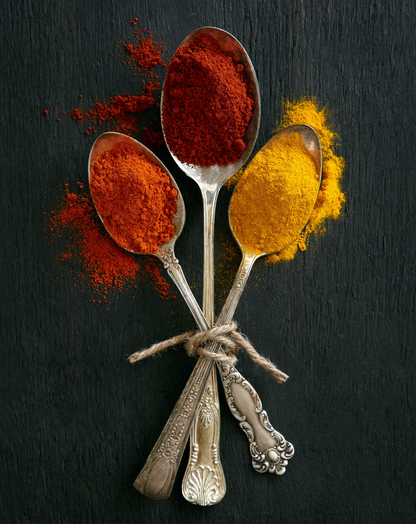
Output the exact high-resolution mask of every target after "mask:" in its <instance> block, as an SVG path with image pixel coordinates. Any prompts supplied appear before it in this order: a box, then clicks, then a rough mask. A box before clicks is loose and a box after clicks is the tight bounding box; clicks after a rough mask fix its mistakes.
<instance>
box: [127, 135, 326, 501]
mask: <svg viewBox="0 0 416 524" xmlns="http://www.w3.org/2000/svg"><path fill="white" fill-rule="evenodd" d="M293 132H298V133H300V134H301V136H302V138H303V142H304V144H305V146H306V147H307V148H308V150H309V152H310V154H311V155H312V157H313V158H314V160H315V162H316V166H317V170H318V173H319V184H320V182H321V179H322V154H321V146H320V142H319V138H318V136H317V134H316V133H315V131H314V130H313V129H312V128H311V127H309V126H306V125H299V126H292V127H291V128H288V129H286V130H284V131H281V132H280V133H278V134H276V135H275V136H274V137H273V138H272V139H271V140H282V139H284V138H286V137H287V136H288V135H289V134H291V133H293ZM266 145H267V144H266ZM265 147H266V146H265ZM312 209H313V206H311V212H312ZM230 225H231V224H230ZM300 233H301V231H299V234H300ZM297 236H298V235H297ZM297 236H296V237H295V238H293V241H294V240H296V238H297ZM236 240H237V242H238V239H236ZM239 245H240V248H241V250H242V253H243V258H242V261H241V264H240V267H239V270H238V272H237V276H236V278H235V281H234V284H233V286H232V288H231V290H230V293H229V295H228V298H227V300H226V302H225V304H224V307H223V308H222V311H221V313H220V315H219V317H218V319H217V325H223V324H226V323H228V322H230V321H231V320H232V318H233V315H234V312H235V309H236V307H237V304H238V301H239V299H240V297H241V294H242V292H243V290H244V287H245V285H246V283H247V280H248V276H249V274H250V270H251V268H252V267H253V264H254V262H255V261H256V260H257V259H258V258H260V257H261V256H265V255H269V254H272V253H260V254H259V253H251V252H249V251H247V250H246V249H244V248H243V247H242V246H241V244H239ZM206 349H207V350H209V351H212V352H217V351H219V350H220V344H218V343H216V342H210V343H209V344H207V348H206ZM212 365H213V361H212V360H208V359H205V358H200V359H199V360H198V362H197V364H196V365H195V367H194V370H193V372H192V374H191V376H190V378H189V380H188V382H187V384H186V386H185V389H184V390H183V392H182V395H181V397H180V398H179V400H178V402H177V403H176V405H175V407H174V409H173V411H172V414H171V416H170V417H169V420H168V421H167V423H166V425H165V427H164V429H163V431H162V433H161V435H160V437H159V439H158V440H157V442H156V444H155V446H154V447H153V449H152V451H151V452H150V455H149V457H148V459H147V461H146V464H145V465H144V467H143V469H142V471H141V472H140V474H139V475H138V477H137V478H136V480H135V482H134V487H135V488H136V489H137V490H138V491H140V492H141V493H143V494H144V495H147V496H149V497H151V498H155V499H166V498H167V497H168V496H169V494H170V492H171V489H172V486H173V482H174V477H175V475H176V471H177V467H178V465H179V461H180V457H181V453H183V439H184V435H186V436H187V435H188V434H189V430H190V427H191V425H192V423H193V421H194V416H195V410H196V409H197V406H198V403H199V401H200V398H201V396H202V392H203V388H204V387H205V384H206V382H207V380H208V378H209V375H210V372H211V367H212ZM219 368H220V375H221V378H222V381H223V384H224V389H225V392H226V397H227V402H228V405H229V407H230V409H231V412H232V413H233V415H234V416H235V417H236V418H237V419H238V420H239V421H240V426H241V428H242V429H243V431H245V433H246V435H247V437H248V439H249V442H250V453H251V456H252V463H253V466H254V468H255V469H256V470H257V471H259V472H261V473H263V472H266V471H269V472H271V473H276V474H279V475H281V474H283V473H284V472H285V470H286V466H287V464H288V460H289V459H290V458H291V457H292V456H293V454H294V448H293V446H292V444H291V443H290V442H288V441H286V440H285V438H284V437H283V436H282V435H281V434H280V433H278V432H277V431H276V430H275V429H274V428H273V426H272V425H271V424H270V421H269V418H268V415H267V413H266V411H265V410H263V408H262V403H261V401H260V398H259V396H258V395H257V393H256V391H255V390H254V388H253V387H252V386H251V385H250V384H249V383H248V382H247V381H246V380H245V379H244V377H243V376H242V375H241V374H240V373H239V372H238V371H237V370H236V369H235V368H234V367H233V366H219Z"/></svg>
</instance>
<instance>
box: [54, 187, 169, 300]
mask: <svg viewBox="0 0 416 524" xmlns="http://www.w3.org/2000/svg"><path fill="white" fill-rule="evenodd" d="M79 186H80V189H82V187H83V185H82V184H79ZM50 224H51V225H50V229H51V231H52V232H53V234H54V235H56V236H57V237H64V238H65V239H66V244H65V248H64V250H63V251H62V252H61V253H60V254H59V256H58V259H59V261H60V262H61V263H69V262H70V260H71V259H72V257H73V253H75V256H76V257H77V258H78V259H79V260H80V261H81V265H82V271H81V272H78V271H77V270H74V271H75V273H76V276H77V277H78V278H80V280H81V281H82V282H83V283H84V284H87V285H88V286H90V287H91V288H92V289H93V290H94V291H95V292H96V293H98V294H99V296H100V297H101V298H102V299H104V300H107V298H108V294H109V292H110V291H111V290H114V289H115V290H121V289H123V288H125V287H131V286H133V287H137V281H138V280H141V281H143V280H146V274H148V275H150V278H151V282H152V285H153V287H154V288H155V289H156V290H157V291H158V292H159V294H160V296H161V297H163V298H174V297H175V296H176V295H175V294H174V293H172V291H171V289H170V286H169V284H168V282H167V281H166V280H165V278H164V277H163V276H162V274H161V272H160V265H159V264H158V262H157V260H156V259H153V260H151V257H141V258H143V259H144V260H145V270H143V264H141V263H140V259H139V257H138V256H136V255H132V254H131V253H128V252H127V251H125V250H124V249H122V248H121V247H119V246H118V245H117V244H116V243H115V242H114V241H113V240H112V239H111V237H110V236H109V235H108V234H107V232H106V231H105V229H104V228H103V227H102V225H101V223H100V221H99V218H98V215H97V213H96V211H95V207H94V205H93V203H92V199H91V197H90V195H89V193H88V192H87V191H83V192H81V193H76V192H72V191H70V190H69V187H68V184H66V185H65V193H64V201H63V203H62V204H61V205H60V206H59V208H58V209H56V210H54V211H53V212H52V216H51V223H50ZM147 259H149V260H147Z"/></svg>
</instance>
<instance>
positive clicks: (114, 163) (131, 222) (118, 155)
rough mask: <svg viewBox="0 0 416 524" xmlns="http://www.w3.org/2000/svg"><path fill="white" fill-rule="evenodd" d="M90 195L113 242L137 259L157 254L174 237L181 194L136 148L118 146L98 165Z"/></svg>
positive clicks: (160, 169)
mask: <svg viewBox="0 0 416 524" xmlns="http://www.w3.org/2000/svg"><path fill="white" fill-rule="evenodd" d="M90 191H91V194H92V197H93V200H94V204H95V206H96V208H97V211H98V213H99V215H100V217H101V219H102V221H103V223H104V225H105V227H106V229H107V230H108V231H109V232H110V234H111V236H112V237H113V239H114V240H115V241H116V242H117V244H119V245H120V246H122V247H123V248H125V249H128V250H129V251H133V252H135V253H143V254H151V253H156V252H157V249H158V247H159V246H161V245H163V244H165V243H166V242H168V241H169V240H170V239H171V238H172V237H173V236H174V235H175V226H174V225H173V217H174V215H175V213H176V211H177V206H176V201H177V197H178V191H177V189H176V188H175V187H174V186H173V185H172V182H171V179H170V177H169V175H168V174H167V173H166V171H164V170H163V169H162V168H161V167H159V166H158V165H157V164H154V163H153V162H152V161H151V160H149V159H148V158H147V157H146V156H145V155H143V154H142V153H140V151H139V150H138V149H137V148H136V147H135V146H134V145H133V144H129V143H126V142H119V143H117V144H116V145H115V146H114V147H113V148H112V149H111V150H110V151H106V152H104V153H103V154H102V155H100V156H99V157H98V158H97V160H96V161H95V162H94V164H93V166H92V169H91V173H90Z"/></svg>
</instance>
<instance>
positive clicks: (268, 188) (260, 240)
mask: <svg viewBox="0 0 416 524" xmlns="http://www.w3.org/2000/svg"><path fill="white" fill-rule="evenodd" d="M318 188H319V173H318V170H317V167H316V164H315V161H314V159H313V157H312V156H311V154H310V153H309V151H308V149H307V148H306V147H305V145H304V143H303V140H302V137H301V135H300V134H299V133H293V134H291V135H290V136H289V137H287V138H285V139H283V140H280V139H279V137H276V138H275V139H272V140H270V141H269V142H268V143H267V144H266V145H265V146H264V147H263V148H262V149H261V150H260V151H259V152H258V153H257V155H256V156H255V157H254V159H253V160H252V162H250V165H249V166H248V167H247V169H246V170H245V172H244V174H243V175H242V177H241V179H240V181H239V183H238V185H237V187H236V190H235V192H234V194H233V198H232V200H231V205H230V222H231V227H232V230H233V232H234V235H235V237H236V238H237V240H238V241H239V242H240V244H241V245H242V246H243V247H244V248H245V249H246V250H247V251H249V252H251V253H256V254H261V253H276V252H280V251H281V250H282V249H284V248H285V247H286V246H288V245H289V244H290V243H291V242H293V240H294V239H296V238H297V237H298V236H299V234H300V232H301V230H302V228H303V227H304V225H305V224H306V222H307V220H308V218H309V216H310V214H311V212H312V209H313V207H314V204H315V201H316V197H317V194H318Z"/></svg>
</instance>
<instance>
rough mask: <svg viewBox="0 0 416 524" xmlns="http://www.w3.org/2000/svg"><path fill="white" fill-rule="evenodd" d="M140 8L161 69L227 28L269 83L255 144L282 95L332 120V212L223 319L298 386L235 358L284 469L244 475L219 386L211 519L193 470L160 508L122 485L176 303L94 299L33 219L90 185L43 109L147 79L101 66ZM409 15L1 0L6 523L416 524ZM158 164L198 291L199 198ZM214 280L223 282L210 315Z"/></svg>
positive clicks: (183, 318) (163, 406)
mask: <svg viewBox="0 0 416 524" xmlns="http://www.w3.org/2000/svg"><path fill="white" fill-rule="evenodd" d="M131 17H133V18H135V17H138V25H137V28H148V29H149V30H150V31H151V32H153V33H155V34H163V35H165V36H164V41H165V43H166V51H165V55H164V56H165V57H166V58H168V57H169V56H171V55H172V53H173V52H174V50H175V48H176V46H177V45H178V44H179V43H180V42H181V41H182V39H183V38H184V37H185V36H186V35H187V34H188V33H190V32H191V31H193V30H194V29H196V28H198V27H201V26H206V25H212V26H216V27H220V28H222V29H225V30H227V31H229V32H230V33H232V34H233V35H234V36H236V37H237V38H238V39H239V40H240V41H241V42H242V44H243V45H244V46H245V48H246V49H247V51H248V53H249V55H250V57H251V59H252V61H253V63H254V65H255V68H256V71H257V74H258V78H259V82H260V88H261V93H262V104H263V105H262V109H263V111H262V122H261V129H260V134H259V139H258V145H257V149H258V148H259V147H261V146H262V145H263V144H264V143H265V142H266V141H267V140H268V138H269V137H270V136H271V133H272V130H273V128H274V125H275V122H276V120H277V119H278V118H279V115H281V113H282V100H284V99H287V98H290V97H292V96H294V97H300V96H303V95H310V96H314V97H316V99H317V100H318V101H319V102H320V103H322V104H326V105H327V107H328V109H329V110H330V111H331V112H332V113H333V123H334V126H335V129H336V130H337V131H338V134H339V142H340V146H339V150H338V151H339V154H341V155H342V156H343V157H344V158H345V161H346V170H345V175H344V180H343V187H344V189H345V191H346V193H347V198H348V200H347V205H346V210H345V217H344V218H343V219H342V220H339V221H336V222H332V223H329V224H328V230H327V232H326V234H325V235H324V236H322V237H320V238H318V239H317V240H316V241H314V242H313V243H312V245H311V246H310V248H309V249H308V250H307V251H306V252H305V253H299V254H298V255H297V256H296V258H295V259H294V260H293V261H292V262H290V263H287V264H280V265H267V264H265V263H264V262H258V263H257V264H256V266H255V268H254V270H253V274H252V276H251V277H250V280H249V283H248V287H247V289H246V290H245V292H244V295H243V298H242V300H241V303H240V304H239V306H238V309H237V312H236V320H237V321H238V322H239V324H240V326H241V329H242V331H243V332H244V333H246V334H247V335H248V336H249V338H250V339H251V341H252V342H253V344H254V345H255V347H256V348H257V349H258V350H259V351H260V352H261V353H262V354H265V355H267V356H269V357H270V358H271V359H272V360H273V361H274V362H275V363H276V364H277V365H278V366H279V367H280V368H281V369H282V370H284V371H285V372H287V373H288V374H289V375H290V379H289V380H288V381H287V383H286V384H284V385H278V384H276V383H275V382H274V381H273V380H272V379H271V378H270V377H269V376H267V374H266V373H265V372H264V371H263V370H262V369H260V368H258V367H256V366H255V365H254V364H253V363H252V362H250V361H249V359H248V358H247V357H245V356H244V355H242V356H241V358H240V362H239V368H240V369H241V371H242V372H243V374H244V376H245V377H246V378H248V379H249V380H250V381H252V383H253V384H254V385H255V387H256V389H257V391H258V393H259V394H260V397H261V398H262V400H263V403H264V407H265V408H266V410H267V411H268V413H269V416H270V419H271V421H272V423H273V425H274V426H275V427H276V429H278V430H279V431H280V432H281V433H282V434H283V435H284V436H285V437H286V438H287V439H288V440H290V441H291V442H292V443H293V444H294V446H295V449H296V453H295V456H294V458H293V459H292V460H291V462H290V464H289V467H288V470H287V472H286V473H285V475H283V476H282V477H277V476H271V475H267V474H265V475H260V474H258V473H256V472H255V471H254V470H253V468H252V466H251V464H250V460H249V453H248V444H247V440H246V437H245V436H244V435H243V433H242V431H241V430H240V428H239V427H238V424H237V422H236V420H235V419H234V418H233V417H232V416H231V415H230V413H229V411H228V409H227V406H226V405H225V403H224V400H223V396H222V397H221V403H222V408H223V409H222V415H221V418H222V432H221V458H222V462H223V467H224V471H225V475H226V479H227V488H228V489H227V494H226V496H225V498H224V499H223V501H222V502H221V503H220V504H218V505H217V506H214V507H210V508H204V507H199V506H193V505H191V504H189V503H188V502H186V501H185V500H184V499H183V497H182V495H181V477H182V475H183V472H184V469H185V462H183V464H182V466H181V471H180V474H179V477H178V479H177V481H176V483H175V486H174V489H173V492H172V495H171V497H170V498H169V499H168V500H167V501H164V502H156V501H153V500H150V499H148V498H146V497H143V496H142V495H141V494H139V493H138V492H137V491H135V490H134V488H133V487H132V483H133V481H134V479H135V477H136V475H137V474H138V472H139V471H140V469H141V467H142V466H143V464H144V462H145V460H146V458H147V456H148V453H149V452H150V450H151V448H152V446H153V444H154V442H155V440H156V439H157V437H158V435H159V433H160V431H161V430H162V428H163V425H164V423H165V421H166V419H167V417H168V415H169V413H170V411H171V409H172V407H173V405H174V403H175V401H176V399H177V397H178V396H179V394H180V392H181V390H182V388H183V386H184V385H185V383H186V380H187V377H188V376H189V373H190V371H191V369H192V366H193V362H192V361H190V360H189V359H188V358H187V357H186V355H185V353H184V352H183V351H181V350H177V351H171V352H170V353H168V354H166V355H164V356H163V357H161V358H158V359H150V360H147V361H145V362H143V363H141V364H138V365H136V366H131V365H130V364H128V363H127V360H126V357H127V356H128V355H129V354H130V353H132V352H133V351H135V350H137V349H139V348H143V347H147V346H148V345H150V344H152V343H153V342H155V341H158V340H162V339H164V338H166V337H170V336H173V335H175V334H177V333H179V332H181V331H185V330H188V329H191V328H193V327H194V322H193V319H192V317H191V315H190V314H189V312H188V311H187V308H186V306H185V304H184V302H183V301H182V299H181V298H177V299H176V300H170V301H169V300H168V301H166V300H162V299H161V298H160V297H159V295H158V293H157V292H155V291H154V290H153V289H152V287H151V286H150V287H149V286H148V285H147V284H146V283H144V282H138V283H137V285H138V287H137V289H136V290H135V291H134V292H132V291H128V290H124V291H121V292H117V293H114V294H113V295H111V297H110V302H109V303H108V304H105V303H101V304H100V303H98V302H94V301H93V299H94V298H96V296H95V295H94V293H93V292H92V291H88V290H84V289H83V288H82V287H81V286H78V287H74V281H73V277H72V276H71V274H70V273H64V274H63V273H62V271H61V269H60V267H59V264H56V255H57V252H58V250H59V244H56V243H53V244H51V243H50V242H49V241H48V234H47V229H46V225H47V219H48V216H49V212H50V210H51V208H53V207H54V206H55V204H56V199H57V195H58V193H59V190H60V189H61V188H62V186H63V184H65V183H67V182H68V183H70V184H72V185H74V186H75V185H76V182H77V181H82V182H84V183H86V181H87V169H86V168H87V159H88V154H89V149H90V146H91V144H92V142H91V141H88V139H87V137H86V135H85V133H84V130H85V128H83V127H82V126H80V125H78V124H77V123H75V122H73V121H72V120H70V119H68V118H62V120H61V122H57V119H56V115H55V113H54V108H56V107H58V108H61V109H66V110H68V109H70V108H72V107H77V106H81V104H84V107H85V108H87V107H88V106H89V104H90V103H91V101H93V100H94V96H95V95H97V96H98V99H100V100H105V99H106V98H107V97H109V96H112V95H115V94H122V93H125V92H132V91H133V86H137V85H139V79H138V77H136V78H134V77H133V76H132V73H131V71H129V70H128V69H127V68H125V67H124V66H123V65H122V64H121V62H120V61H119V60H118V59H117V58H116V57H115V56H113V57H111V53H116V51H117V50H116V41H117V39H118V38H125V37H126V35H128V34H129V32H130V31H131V30H132V26H131V25H130V23H129V19H130V18H131ZM415 18H416V6H415V3H414V2H412V1H409V0H404V1H399V0H395V1H387V0H383V1H382V0H378V1H368V2H365V1H359V0H355V1H345V2H339V1H331V0H326V1H324V0H321V1H319V0H311V1H302V0H291V1H289V0H281V1H277V0H276V1H271V0H260V1H255V2H253V1H252V0H243V1H239V0H225V1H224V0H223V1H211V2H201V1H191V0H189V1H185V0H181V1H174V0H171V1H169V2H167V1H160V0H152V1H146V0H138V1H137V2H133V3H132V2H126V1H125V0H119V1H117V2H114V1H107V0H104V1H103V0H101V1H97V0H90V1H89V2H83V1H79V0H74V1H72V2H69V1H64V2H58V1H52V0H44V1H40V2H36V1H33V0H26V1H22V0H16V1H14V2H9V1H7V2H6V3H2V6H1V22H2V31H1V54H2V62H1V63H2V66H1V71H2V74H1V91H0V93H1V95H0V102H1V127H2V141H1V143H2V159H1V166H2V167H1V178H0V181H1V190H0V202H1V206H0V209H1V214H2V216H1V220H0V227H1V239H2V249H1V258H2V261H1V280H0V282H1V290H0V296H1V301H0V304H1V306H0V307H1V312H0V318H1V347H2V356H1V364H0V401H1V417H0V435H1V437H0V465H1V471H0V473H1V475H0V478H1V490H0V521H1V522H3V523H37V524H41V523H42V524H46V523H54V524H56V523H71V524H76V523H95V522H97V523H116V522H117V523H133V522H134V523H146V524H148V523H149V522H152V523H192V524H194V523H211V524H212V523H224V524H225V523H227V524H231V523H247V524H249V523H250V524H251V523H254V522H260V523H275V522H284V523H287V524H306V523H313V524H318V523H330V524H334V523H347V524H351V523H357V524H363V523H375V524H395V523H397V524H414V522H416V510H415V507H416V505H415V493H414V491H415V469H416V463H415V376H414V372H415V353H414V350H415V283H416V282H415V280H416V279H415V276H416V275H415V262H414V261H415V252H416V248H415V246H416V225H415V218H416V216H415V206H414V203H413V200H414V195H415V189H416V176H415V175H416V169H415V159H416V146H415V122H416V104H415V59H416V56H415V55H416V52H415V48H416V41H415V30H416V25H415ZM134 79H135V82H136V83H135V84H133V83H132V80H134ZM134 89H138V88H137V87H134ZM81 94H82V95H83V99H82V100H81V99H80V95H81ZM56 100H58V103H56V102H55V101H56ZM45 109H49V111H50V114H49V115H48V116H46V115H45V114H44V110H45ZM163 155H164V157H163V159H164V160H165V161H166V163H167V164H168V167H169V168H170V169H171V170H172V173H173V175H174V176H175V178H176V180H177V182H178V184H179V185H180V187H181V190H182V191H183V194H184V197H185V202H186V207H187V213H188V214H187V223H186V226H185V230H184V232H183V235H182V236H181V238H180V240H179V241H178V244H177V250H176V251H177V256H178V258H179V260H180V261H181V263H182V266H183V268H184V271H185V274H186V276H187V278H188V280H189V282H190V284H191V286H192V288H193V290H194V292H195V294H196V296H197V298H198V300H199V301H201V298H202V211H201V199H200V194H199V190H198V188H197V186H196V185H195V184H194V183H193V182H192V181H191V180H190V179H188V178H187V177H186V176H185V175H183V174H182V173H181V172H179V170H178V169H177V168H176V167H175V166H174V165H173V163H172V162H171V161H169V158H168V156H167V154H166V151H165V152H164V153H163ZM229 196H230V194H229V193H227V192H226V191H225V190H224V191H223V193H222V194H221V197H220V201H219V205H218V218H217V236H216V253H217V263H218V268H220V267H221V264H222V263H223V262H224V257H225V256H228V257H229V256H230V255H227V254H226V251H225V249H224V242H225V241H227V242H229V241H230V238H229V232H228V229H227V227H228V226H227V221H226V220H227V205H228V200H229ZM234 258H235V259H234ZM234 258H233V259H232V260H231V261H228V262H229V264H228V266H229V274H230V275H232V273H233V271H235V270H236V268H237V266H238V263H239V255H238V253H236V254H235V255H234ZM217 276H218V278H219V277H220V275H219V274H218V275H217ZM227 282H228V281H227ZM75 283H76V282H75ZM227 285H228V284H227V283H225V284H224V283H223V281H222V280H221V281H220V283H219V284H218V289H217V312H218V311H219V309H220V308H221V306H222V303H223V301H224V299H225V296H226V293H227V292H228V287H227ZM229 285H231V278H230V280H229ZM220 393H221V394H222V391H221V390H220Z"/></svg>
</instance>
